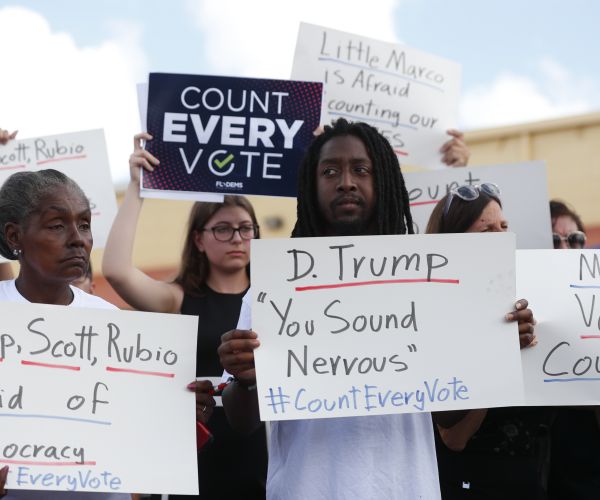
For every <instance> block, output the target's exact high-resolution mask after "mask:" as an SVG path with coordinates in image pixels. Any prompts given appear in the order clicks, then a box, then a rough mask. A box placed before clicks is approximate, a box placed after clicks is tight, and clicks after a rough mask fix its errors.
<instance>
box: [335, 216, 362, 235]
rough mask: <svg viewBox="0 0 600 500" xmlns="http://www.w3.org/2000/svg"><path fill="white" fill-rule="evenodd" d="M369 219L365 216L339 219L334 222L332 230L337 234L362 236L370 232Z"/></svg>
mask: <svg viewBox="0 0 600 500" xmlns="http://www.w3.org/2000/svg"><path fill="white" fill-rule="evenodd" d="M368 227H369V221H366V220H364V219H363V218H360V217H359V218H356V219H351V220H337V221H334V222H332V224H331V230H332V232H333V234H334V235H336V236H360V235H363V234H368Z"/></svg>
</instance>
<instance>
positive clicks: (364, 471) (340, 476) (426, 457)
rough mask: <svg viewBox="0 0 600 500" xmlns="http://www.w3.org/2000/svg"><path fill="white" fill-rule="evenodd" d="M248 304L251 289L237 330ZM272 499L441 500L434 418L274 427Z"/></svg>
mask: <svg viewBox="0 0 600 500" xmlns="http://www.w3.org/2000/svg"><path fill="white" fill-rule="evenodd" d="M251 303H252V296H251V290H248V293H246V295H245V296H244V299H243V301H242V309H241V311H240V319H239V322H238V328H239V329H243V330H248V329H250V328H251V326H252V318H251V305H250V304H251ZM257 333H258V335H259V337H260V332H257ZM267 498H268V499H270V500H281V499H285V500H306V499H311V500H321V499H323V500H346V499H348V500H350V499H351V500H354V499H358V498H359V499H361V500H370V499H372V500H381V499H386V500H417V499H423V500H438V499H439V498H440V487H439V480H438V471H437V461H436V456H435V444H434V438H433V426H432V422H431V414H429V413H413V414H402V415H376V416H370V417H346V418H324V419H315V420H284V421H279V422H271V446H270V449H269V473H268V478H267Z"/></svg>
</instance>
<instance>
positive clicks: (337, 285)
mask: <svg viewBox="0 0 600 500" xmlns="http://www.w3.org/2000/svg"><path fill="white" fill-rule="evenodd" d="M394 283H449V284H451V285H458V284H459V283H460V280H443V279H430V280H428V279H404V280H377V281H357V282H356V283H335V284H333V285H315V286H297V287H296V288H295V290H296V291H297V292H308V291H310V290H324V289H326V288H345V287H348V286H367V285H391V284H394Z"/></svg>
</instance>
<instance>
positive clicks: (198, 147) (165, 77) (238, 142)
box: [143, 73, 323, 197]
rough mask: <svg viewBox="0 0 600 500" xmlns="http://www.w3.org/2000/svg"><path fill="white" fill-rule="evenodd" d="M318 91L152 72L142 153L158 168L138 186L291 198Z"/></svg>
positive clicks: (283, 83) (313, 124)
mask: <svg viewBox="0 0 600 500" xmlns="http://www.w3.org/2000/svg"><path fill="white" fill-rule="evenodd" d="M322 92H323V85H322V84H321V83H315V82H296V81H289V80H265V79H257V78H230V77H221V76H194V75H176V74H165V73H151V74H150V81H149V89H148V123H147V126H148V132H149V133H150V134H151V135H152V136H153V137H154V139H153V140H152V141H149V142H148V144H147V146H146V148H147V149H148V150H149V151H150V152H151V153H152V154H153V155H154V156H156V157H157V158H158V159H159V160H160V167H159V168H157V169H155V170H154V172H152V173H147V172H146V173H144V177H143V179H144V181H143V187H144V188H146V189H155V190H165V191H186V192H208V193H224V194H257V195H270V196H290V197H293V196H296V189H297V177H298V166H299V164H300V161H301V160H302V157H303V155H304V151H305V150H306V148H307V146H308V145H309V144H310V142H311V140H312V139H313V131H314V130H315V129H316V128H317V127H318V126H319V121H320V115H321V98H322Z"/></svg>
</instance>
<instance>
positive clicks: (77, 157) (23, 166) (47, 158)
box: [0, 130, 117, 259]
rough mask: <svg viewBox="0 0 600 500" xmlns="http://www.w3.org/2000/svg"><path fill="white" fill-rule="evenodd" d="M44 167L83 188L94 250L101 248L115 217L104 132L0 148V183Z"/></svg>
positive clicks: (20, 142)
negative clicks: (90, 210) (88, 207)
mask: <svg viewBox="0 0 600 500" xmlns="http://www.w3.org/2000/svg"><path fill="white" fill-rule="evenodd" d="M46 168H53V169H55V170H59V171H61V172H62V173H64V174H65V175H67V176H69V177H70V178H71V179H73V180H74V181H75V182H76V183H77V184H79V187H81V189H83V192H84V193H85V194H86V196H87V197H88V198H89V200H90V205H91V209H92V232H93V235H94V248H103V247H104V245H105V244H106V239H107V238H108V233H109V231H110V227H111V225H112V222H113V219H114V218H115V215H116V214H117V200H116V198H115V188H114V186H113V182H112V177H111V174H110V167H109V164H108V156H107V153H106V143H105V141H104V131H102V130H87V131H84V132H73V133H69V134H60V135H51V136H45V137H34V138H31V139H23V140H16V141H10V142H9V143H8V144H6V145H5V146H2V145H0V184H3V183H4V181H6V179H7V178H8V177H10V176H11V175H12V174H14V173H15V172H24V171H33V172H35V171H38V170H44V169H46ZM0 259H1V257H0Z"/></svg>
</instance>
